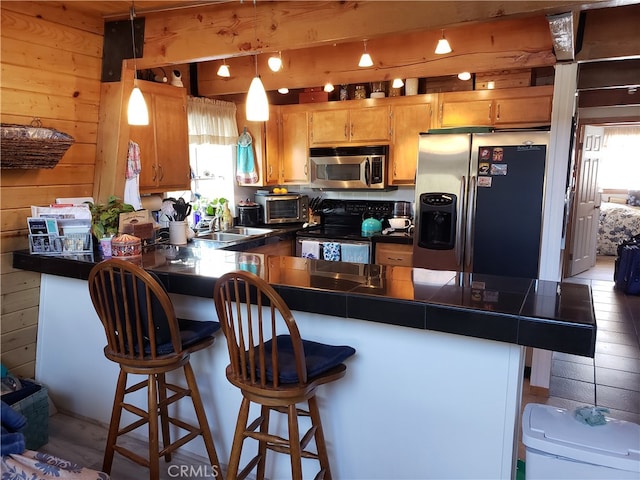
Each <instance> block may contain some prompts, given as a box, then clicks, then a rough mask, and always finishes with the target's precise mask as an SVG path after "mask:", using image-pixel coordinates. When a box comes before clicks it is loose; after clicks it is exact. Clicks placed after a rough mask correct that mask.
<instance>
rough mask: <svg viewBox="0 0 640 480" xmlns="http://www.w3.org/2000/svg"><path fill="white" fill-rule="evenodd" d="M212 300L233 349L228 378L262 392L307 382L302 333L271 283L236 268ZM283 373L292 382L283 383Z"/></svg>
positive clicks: (221, 284) (217, 284)
mask: <svg viewBox="0 0 640 480" xmlns="http://www.w3.org/2000/svg"><path fill="white" fill-rule="evenodd" d="M213 297H214V301H215V306H216V311H217V313H218V319H219V321H220V323H221V328H222V331H223V333H224V335H225V337H226V339H227V347H228V349H229V357H230V366H229V368H230V370H231V372H229V371H228V372H227V375H229V374H231V375H232V376H233V378H234V380H235V381H236V382H239V383H243V384H245V385H247V386H254V387H261V388H265V387H267V388H273V389H278V388H280V387H282V385H283V383H286V384H287V385H289V386H291V385H292V384H298V385H304V384H306V383H307V366H306V361H305V355H304V347H303V342H302V339H301V337H300V332H299V330H298V327H297V325H296V322H295V319H294V317H293V315H292V314H291V311H290V310H289V307H287V305H286V303H285V302H284V300H283V299H282V298H281V297H280V295H279V294H278V293H277V292H276V291H275V290H274V289H273V287H271V285H269V284H268V283H267V282H266V281H264V280H263V279H261V278H260V277H258V276H257V275H255V274H253V273H251V272H247V271H244V270H237V271H234V272H229V273H227V274H225V275H223V276H221V277H220V278H219V280H218V281H217V282H216V286H215V289H214V295H213ZM252 303H253V305H252ZM283 346H286V349H284V348H283ZM285 350H286V351H285ZM283 366H286V367H287V368H286V370H287V372H285V371H284V370H285V369H284V368H283ZM284 375H288V376H289V378H288V380H284V381H283V376H284Z"/></svg>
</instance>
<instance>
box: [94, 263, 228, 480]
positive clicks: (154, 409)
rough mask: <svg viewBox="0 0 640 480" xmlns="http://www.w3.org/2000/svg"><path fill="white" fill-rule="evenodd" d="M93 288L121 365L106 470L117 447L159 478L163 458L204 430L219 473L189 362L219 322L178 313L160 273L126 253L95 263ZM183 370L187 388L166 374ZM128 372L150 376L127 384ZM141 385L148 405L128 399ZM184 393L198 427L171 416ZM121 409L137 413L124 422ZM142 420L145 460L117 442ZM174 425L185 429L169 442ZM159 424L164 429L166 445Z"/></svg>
mask: <svg viewBox="0 0 640 480" xmlns="http://www.w3.org/2000/svg"><path fill="white" fill-rule="evenodd" d="M89 292H90V294H91V300H92V302H93V306H94V308H95V310H96V313H97V314H98V317H99V318H100V321H101V322H102V326H103V327H104V331H105V334H106V336H107V345H106V346H105V347H104V354H105V356H106V357H107V358H108V359H109V360H111V361H113V362H115V363H117V364H119V365H120V375H119V377H118V384H117V387H116V393H115V398H114V402H113V410H112V413H111V422H110V424H109V433H108V436H107V445H106V449H105V454H104V461H103V465H102V470H103V471H104V472H106V473H111V465H112V463H113V456H114V453H115V452H118V453H120V454H121V455H124V456H125V457H127V458H129V459H130V460H133V461H134V462H136V463H138V464H140V465H143V466H146V467H148V468H149V478H150V479H158V478H159V468H160V467H159V460H160V457H164V458H165V461H167V462H169V461H171V453H172V452H173V451H174V450H176V449H177V448H178V447H180V446H181V445H184V444H185V443H187V442H189V441H191V440H192V439H194V438H197V437H198V436H202V438H203V440H204V444H205V447H206V450H207V454H208V456H209V460H210V462H211V465H212V468H213V469H217V470H218V471H220V464H219V462H218V455H217V453H216V449H215V446H214V443H213V438H212V436H211V431H210V430H209V424H208V423H207V417H206V414H205V411H204V408H203V405H202V399H201V397H200V392H199V390H198V384H197V382H196V379H195V375H194V373H193V369H192V367H191V364H190V363H189V358H190V355H191V354H192V353H193V352H196V351H198V350H202V349H204V348H207V347H209V346H210V345H212V344H213V342H214V334H215V333H216V331H218V330H219V329H220V324H219V323H218V322H213V321H211V322H199V321H194V320H182V319H178V318H177V317H176V314H175V311H174V309H173V304H172V303H171V299H170V298H169V295H168V294H167V292H166V290H165V288H164V286H163V285H162V283H161V282H160V281H159V279H158V277H157V276H156V275H154V274H153V273H152V272H147V271H145V270H143V269H142V268H140V267H138V266H137V265H135V264H133V263H131V262H128V261H125V260H121V259H111V260H106V261H103V262H100V263H98V264H97V265H96V266H95V267H93V269H92V270H91V272H90V274H89ZM180 368H181V369H182V370H183V372H184V376H185V379H186V383H187V387H186V388H184V387H181V386H178V385H174V384H170V383H168V382H167V380H166V376H165V375H166V373H168V372H171V371H173V370H177V369H180ZM129 374H135V375H145V376H146V378H145V379H144V380H143V381H141V382H139V383H137V384H135V385H132V386H130V387H128V388H127V377H128V375H129ZM141 388H147V389H148V405H147V410H146V411H145V410H144V409H142V408H139V407H138V406H136V405H133V404H130V403H126V402H125V396H126V395H127V394H129V393H131V392H135V391H138V390H140V389H141ZM184 397H191V400H192V403H193V408H194V410H195V413H196V417H197V419H198V425H190V424H188V423H186V422H184V421H182V420H180V419H177V418H173V417H171V416H170V415H169V407H170V406H171V405H172V404H174V403H176V402H177V401H179V400H180V399H182V398H184ZM123 409H125V410H127V411H128V412H130V413H133V414H134V415H137V416H138V417H140V418H139V419H137V420H135V421H134V422H132V423H131V424H129V425H127V426H125V427H122V428H120V419H121V416H122V410H123ZM145 424H148V434H149V452H148V458H143V457H142V456H140V455H139V454H138V453H136V452H133V451H132V450H129V449H127V448H125V447H124V446H123V445H119V444H118V443H117V440H118V437H119V436H120V435H123V434H125V433H128V432H130V431H132V430H135V429H136V428H139V427H142V426H143V425H145ZM169 424H172V425H174V426H177V427H179V428H180V429H182V430H186V432H187V433H186V434H185V435H184V436H182V437H180V438H178V439H176V440H175V441H173V442H171V437H170V433H169ZM158 427H160V429H161V431H162V448H160V440H159V438H158V437H159V428H158Z"/></svg>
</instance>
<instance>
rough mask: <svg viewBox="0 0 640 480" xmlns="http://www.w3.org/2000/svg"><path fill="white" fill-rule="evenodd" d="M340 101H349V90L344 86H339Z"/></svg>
mask: <svg viewBox="0 0 640 480" xmlns="http://www.w3.org/2000/svg"><path fill="white" fill-rule="evenodd" d="M340 100H349V90H348V89H347V86H346V85H341V86H340Z"/></svg>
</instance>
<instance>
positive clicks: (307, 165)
mask: <svg viewBox="0 0 640 480" xmlns="http://www.w3.org/2000/svg"><path fill="white" fill-rule="evenodd" d="M308 175H309V164H308V163H305V164H304V176H305V177H306V176H308Z"/></svg>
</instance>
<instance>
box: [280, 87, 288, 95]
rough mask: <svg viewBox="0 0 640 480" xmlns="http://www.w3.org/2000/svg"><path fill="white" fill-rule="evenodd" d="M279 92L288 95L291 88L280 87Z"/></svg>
mask: <svg viewBox="0 0 640 480" xmlns="http://www.w3.org/2000/svg"><path fill="white" fill-rule="evenodd" d="M278 93H281V94H282V95H286V94H287V93H289V89H288V88H287V87H280V88H279V89H278Z"/></svg>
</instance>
